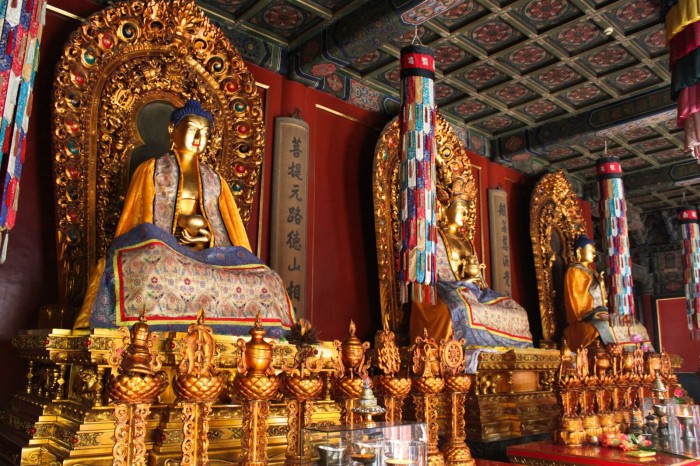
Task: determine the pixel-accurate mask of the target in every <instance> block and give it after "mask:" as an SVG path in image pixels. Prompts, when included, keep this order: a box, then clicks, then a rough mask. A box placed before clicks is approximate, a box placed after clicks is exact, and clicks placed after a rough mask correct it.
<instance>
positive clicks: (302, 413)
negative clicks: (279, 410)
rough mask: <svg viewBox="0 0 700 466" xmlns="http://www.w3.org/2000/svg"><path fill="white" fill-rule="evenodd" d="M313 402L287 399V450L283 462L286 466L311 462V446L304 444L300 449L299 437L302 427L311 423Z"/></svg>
mask: <svg viewBox="0 0 700 466" xmlns="http://www.w3.org/2000/svg"><path fill="white" fill-rule="evenodd" d="M313 408H314V402H313V401H310V400H309V401H300V400H295V399H289V400H287V451H286V452H285V457H286V460H285V464H286V465H288V466H294V465H300V464H301V465H305V464H309V463H310V462H311V446H310V445H308V444H305V445H304V451H301V444H300V443H301V442H300V439H299V436H300V432H301V429H302V427H306V426H308V425H309V424H311V416H312V415H313Z"/></svg>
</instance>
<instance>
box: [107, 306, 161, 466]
mask: <svg viewBox="0 0 700 466" xmlns="http://www.w3.org/2000/svg"><path fill="white" fill-rule="evenodd" d="M119 332H120V333H122V334H123V339H122V341H123V343H124V345H123V346H122V347H121V348H116V347H115V345H111V346H110V356H109V363H110V365H111V366H112V374H111V375H110V377H109V382H108V384H107V393H108V394H109V397H110V398H111V399H112V400H114V417H115V418H116V421H115V423H114V440H115V444H114V448H113V449H112V456H113V462H112V464H113V465H114V466H146V453H147V450H146V443H145V436H146V419H147V418H148V415H149V413H150V408H151V403H153V401H154V400H155V399H156V397H157V396H158V395H159V394H160V393H161V392H162V391H163V390H165V388H166V387H167V385H168V380H167V376H166V375H165V372H163V371H161V370H160V368H161V367H162V362H163V357H162V356H161V355H160V353H159V352H158V351H157V350H156V349H155V348H154V346H155V342H156V341H157V340H158V335H157V334H155V333H153V332H150V331H149V328H148V324H147V323H146V316H145V311H144V312H143V313H142V314H141V316H140V317H139V321H138V322H137V323H135V324H134V325H133V326H132V327H131V331H129V330H128V329H127V328H126V327H120V328H119ZM123 348H126V349H125V350H123V351H120V350H122V349H123Z"/></svg>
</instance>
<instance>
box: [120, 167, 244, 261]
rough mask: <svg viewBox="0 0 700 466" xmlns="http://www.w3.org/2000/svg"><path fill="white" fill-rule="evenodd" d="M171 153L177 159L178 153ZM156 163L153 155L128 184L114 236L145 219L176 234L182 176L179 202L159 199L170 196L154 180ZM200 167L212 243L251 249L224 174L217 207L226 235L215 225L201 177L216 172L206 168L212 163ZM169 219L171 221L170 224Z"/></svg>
mask: <svg viewBox="0 0 700 466" xmlns="http://www.w3.org/2000/svg"><path fill="white" fill-rule="evenodd" d="M171 157H173V158H174V159H175V161H177V157H174V156H171ZM155 167H156V159H151V160H148V161H146V162H144V163H142V164H141V165H139V166H138V168H137V169H136V171H135V172H134V175H133V177H132V180H131V184H130V185H129V192H128V194H127V196H126V200H125V201H124V208H123V210H122V215H121V217H120V218H119V223H118V224H117V231H116V233H115V235H114V236H115V237H117V236H120V235H122V234H124V233H126V232H127V231H129V230H131V229H132V228H134V227H135V226H137V225H140V224H142V223H153V224H155V225H158V226H160V227H161V228H163V229H164V230H166V231H170V234H172V235H174V234H175V229H176V227H177V217H178V215H179V214H180V211H179V201H180V198H181V196H182V183H183V177H182V176H178V177H177V178H178V187H177V202H176V203H175V205H174V206H172V205H170V202H167V201H163V202H160V200H161V199H165V198H166V197H167V193H162V192H158V193H156V183H154V176H155ZM199 168H200V170H201V172H200V176H198V177H197V180H198V191H199V196H198V198H199V211H200V212H201V215H202V216H203V217H204V219H205V220H206V221H207V224H208V225H209V230H210V231H212V233H213V234H212V237H211V242H210V244H209V247H214V246H243V247H244V248H246V249H247V250H248V251H250V243H249V242H248V235H247V234H246V231H245V227H244V226H243V221H242V220H241V216H240V214H239V213H238V207H237V206H236V201H235V200H234V199H233V194H232V193H231V190H230V189H229V187H228V184H226V182H225V181H224V180H223V178H220V180H221V181H220V183H221V192H220V194H219V197H218V203H217V206H216V209H218V215H217V216H219V215H220V218H221V222H223V226H224V227H225V230H226V233H227V235H223V234H222V233H223V232H222V231H220V230H219V229H216V227H217V225H212V223H214V219H213V218H211V216H210V212H211V210H212V207H211V206H208V205H207V202H206V201H207V199H206V198H205V196H204V193H203V191H202V177H203V176H207V175H209V176H211V174H210V173H209V172H210V171H211V173H215V172H214V171H213V170H207V169H208V168H209V167H206V166H204V165H200V166H199ZM159 176H160V175H159ZM156 195H157V198H156ZM154 206H155V207H154ZM154 209H155V211H154ZM168 223H171V224H170V225H167V224H168ZM168 227H169V228H168Z"/></svg>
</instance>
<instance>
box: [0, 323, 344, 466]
mask: <svg viewBox="0 0 700 466" xmlns="http://www.w3.org/2000/svg"><path fill="white" fill-rule="evenodd" d="M183 335H184V333H179V334H177V333H175V332H171V333H165V334H164V336H163V338H161V339H160V340H159V342H158V343H157V346H158V349H159V351H160V353H161V354H162V355H163V356H164V361H163V370H164V371H165V372H166V374H167V376H168V378H169V379H172V378H173V376H174V375H175V373H176V368H177V366H178V364H179V362H180V360H181V356H180V354H179V351H178V350H177V345H176V342H177V340H179V339H182V337H183ZM121 339H122V336H121V335H120V334H118V333H117V332H116V331H114V330H108V329H92V330H67V329H47V330H29V331H24V332H21V333H20V334H18V335H17V336H16V337H14V338H13V340H12V344H13V347H14V348H15V350H16V353H17V354H18V355H19V357H20V358H21V359H23V360H26V361H27V362H28V366H29V368H28V371H27V374H26V376H27V384H26V386H25V387H24V388H23V389H22V390H21V391H20V392H19V393H17V394H16V395H14V396H13V397H12V399H11V401H10V402H9V403H8V404H7V405H6V406H5V407H4V409H2V410H0V462H3V461H4V462H6V463H9V464H22V465H28V466H29V465H37V466H38V465H45V464H51V463H55V464H63V465H76V466H77V465H85V464H90V465H91V466H93V465H94V466H102V465H105V466H106V465H111V464H112V447H113V446H114V439H113V433H114V423H115V417H114V405H113V404H112V403H108V401H107V397H106V388H105V387H106V377H107V375H108V374H109V372H110V366H109V364H108V361H107V358H108V356H109V347H110V342H115V343H116V344H121ZM237 339H238V337H234V336H215V340H216V342H217V347H218V348H219V349H220V351H221V359H220V364H219V366H220V367H221V369H222V370H224V371H231V370H232V369H233V368H235V367H236V366H237V365H238V362H239V350H238V348H237V347H236V340H237ZM322 350H323V351H322V353H323V354H322V356H321V361H320V364H321V367H322V368H323V373H324V380H327V378H328V377H327V374H328V372H329V371H330V370H331V368H332V364H333V362H332V360H331V356H330V355H332V354H334V352H335V351H334V349H333V347H332V345H330V344H324V345H323V347H322ZM295 351H296V349H295V347H294V346H291V345H287V344H278V345H276V346H275V348H274V350H273V364H274V365H275V366H276V367H281V366H282V365H283V364H285V363H286V364H292V363H293V359H294V354H295ZM242 418H243V413H242V408H241V405H240V404H238V403H230V402H227V401H226V400H220V401H218V402H215V403H214V404H213V405H212V407H211V413H210V415H209V419H210V421H209V435H208V437H209V439H210V441H209V458H210V460H211V459H215V460H225V461H229V462H233V461H236V458H237V457H238V454H239V451H240V449H241V437H242V422H241V421H242ZM339 419H340V413H339V407H338V406H337V405H336V404H335V403H334V402H332V401H330V400H328V401H326V400H324V401H317V402H315V403H314V406H313V413H312V421H311V423H312V424H322V425H328V424H339V423H340V421H339ZM267 421H268V429H267V432H268V436H269V439H268V448H267V453H268V455H269V457H270V463H272V464H274V463H277V464H281V463H282V462H284V452H285V449H286V443H287V442H286V435H287V410H286V405H285V404H284V403H281V402H276V401H273V402H272V403H271V406H270V412H269V416H268V417H267ZM145 439H146V440H145V447H146V450H147V451H148V455H149V460H148V461H149V464H151V465H162V464H165V462H166V461H167V460H175V461H176V462H179V461H180V458H181V455H182V453H181V445H182V441H183V421H182V407H181V406H178V405H176V404H175V394H174V392H173V390H172V389H171V388H168V389H166V391H165V392H164V393H163V394H161V396H160V397H159V399H157V400H156V401H155V402H154V403H153V404H152V405H151V407H150V413H149V414H148V416H147V418H146V435H145Z"/></svg>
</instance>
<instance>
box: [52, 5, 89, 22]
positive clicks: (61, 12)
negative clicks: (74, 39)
mask: <svg viewBox="0 0 700 466" xmlns="http://www.w3.org/2000/svg"><path fill="white" fill-rule="evenodd" d="M46 9H47V10H48V11H52V12H54V13H58V14H59V15H61V16H65V17H66V18H70V19H74V20H76V21H80V22H81V23H84V22H85V18H83V17H82V16H78V15H75V14H73V13H71V12H70V11H66V10H64V9H62V8H58V7H56V6H53V5H51V4H49V3H47V4H46Z"/></svg>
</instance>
